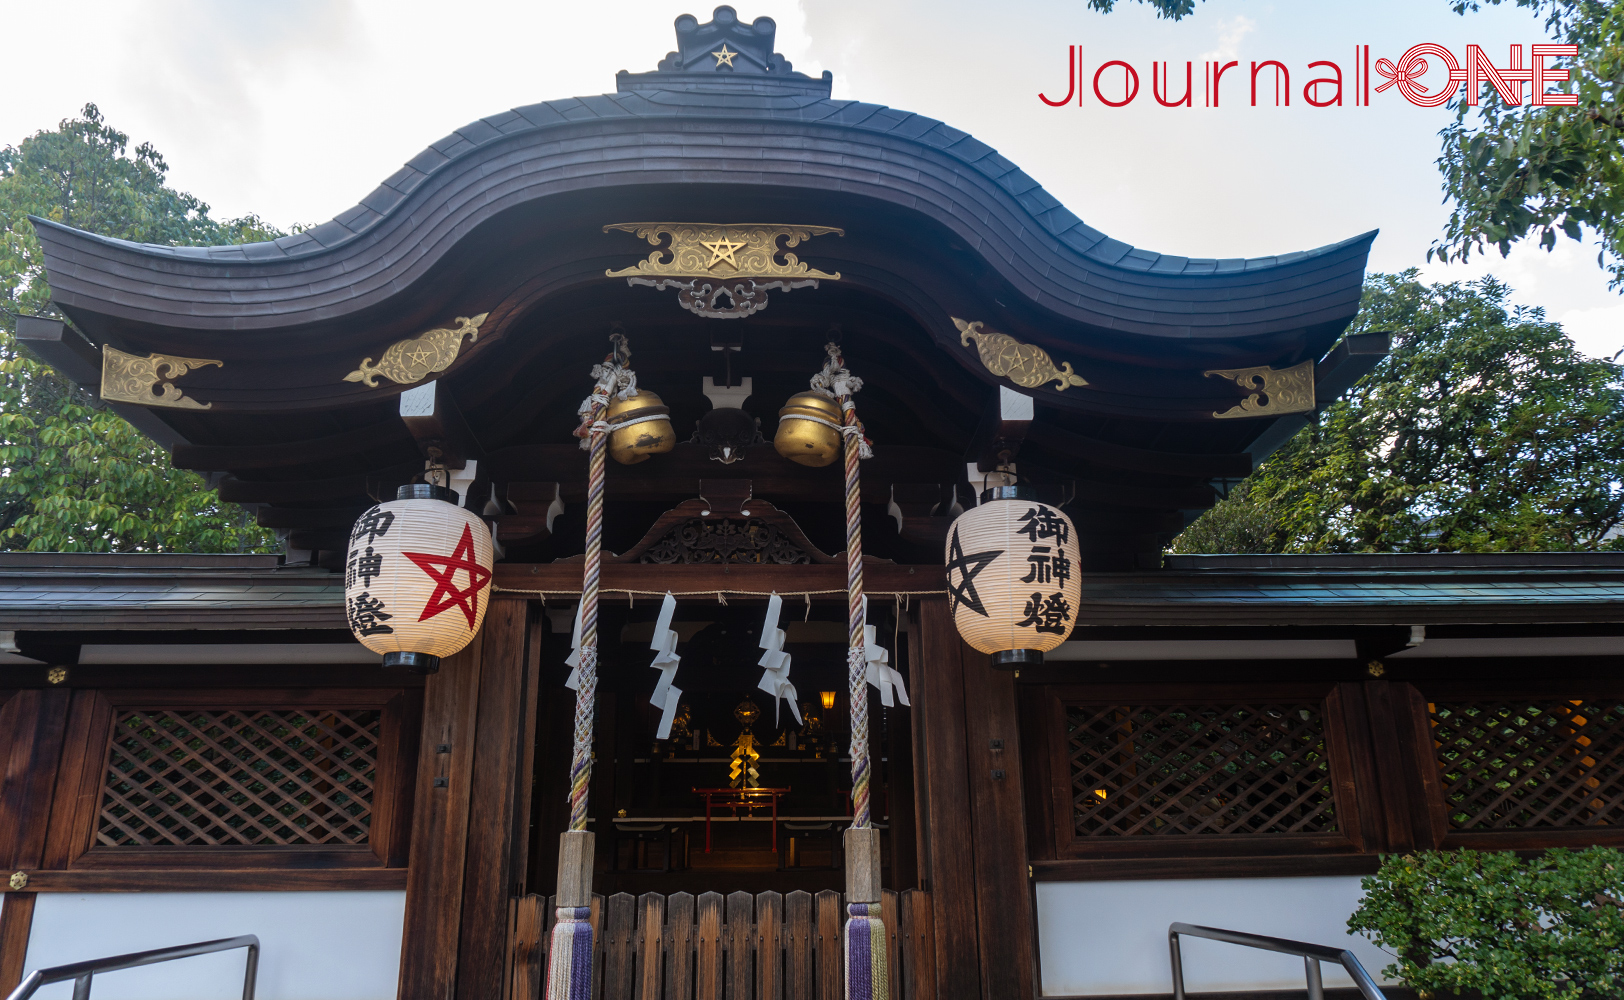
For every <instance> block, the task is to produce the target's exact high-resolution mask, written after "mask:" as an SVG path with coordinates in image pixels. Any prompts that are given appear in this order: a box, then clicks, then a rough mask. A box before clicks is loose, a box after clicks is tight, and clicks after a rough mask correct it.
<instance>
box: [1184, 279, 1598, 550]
mask: <svg viewBox="0 0 1624 1000" xmlns="http://www.w3.org/2000/svg"><path fill="white" fill-rule="evenodd" d="M1510 294H1511V289H1509V288H1508V287H1506V286H1505V285H1503V284H1501V283H1499V282H1496V281H1495V280H1493V279H1492V278H1486V279H1483V280H1481V281H1476V282H1469V283H1452V284H1438V285H1426V284H1423V283H1421V282H1420V281H1418V280H1417V276H1416V272H1415V271H1413V270H1411V271H1406V272H1404V273H1402V274H1385V275H1384V274H1376V275H1372V276H1371V277H1370V278H1369V280H1368V281H1367V282H1366V285H1365V292H1364V301H1363V303H1362V305H1361V308H1360V311H1359V315H1358V317H1357V318H1356V319H1355V321H1354V325H1353V326H1352V328H1351V329H1350V332H1352V333H1367V332H1374V331H1390V332H1391V333H1392V336H1393V338H1394V347H1393V352H1392V354H1391V355H1389V356H1388V357H1387V358H1385V359H1383V360H1382V362H1381V363H1380V364H1378V365H1377V367H1376V368H1375V370H1374V371H1372V372H1371V373H1370V374H1369V375H1367V376H1365V378H1364V379H1362V380H1361V381H1360V382H1359V384H1358V385H1356V386H1354V388H1353V389H1352V390H1351V391H1349V392H1348V394H1347V395H1346V396H1344V397H1343V398H1342V399H1341V400H1338V401H1337V402H1335V403H1333V404H1331V405H1330V406H1329V407H1327V408H1326V409H1325V411H1324V412H1323V413H1322V414H1320V416H1319V418H1318V420H1317V422H1316V423H1314V424H1313V425H1311V426H1309V427H1306V428H1304V429H1303V430H1302V432H1300V433H1299V434H1298V435H1297V436H1296V437H1295V438H1293V439H1292V440H1291V441H1290V442H1288V443H1287V444H1286V445H1285V446H1284V447H1282V448H1281V449H1280V450H1279V451H1278V452H1276V453H1275V454H1274V455H1273V456H1272V457H1271V458H1269V460H1268V461H1266V462H1264V463H1263V465H1262V466H1260V467H1259V469H1258V470H1257V471H1256V472H1254V473H1253V474H1252V475H1251V476H1250V477H1249V478H1248V479H1247V480H1246V481H1245V482H1243V483H1242V484H1241V485H1240V486H1239V487H1238V488H1237V489H1235V490H1233V491H1231V494H1230V496H1229V498H1228V499H1226V500H1224V501H1223V502H1221V503H1220V504H1218V505H1217V506H1216V507H1214V508H1213V509H1212V510H1211V511H1208V512H1207V513H1206V514H1204V515H1202V517H1201V518H1200V519H1198V520H1197V521H1196V522H1195V523H1194V524H1192V525H1191V526H1190V528H1189V529H1187V530H1186V531H1185V533H1184V534H1183V535H1181V536H1179V538H1178V539H1177V540H1175V543H1174V545H1173V550H1174V551H1176V552H1226V551H1227V552H1237V551H1240V552H1390V551H1397V552H1434V551H1441V552H1495V551H1551V550H1575V549H1597V548H1615V547H1619V541H1618V540H1616V539H1615V540H1608V539H1606V538H1605V536H1606V535H1607V533H1608V532H1609V531H1610V530H1611V529H1613V528H1614V527H1616V526H1617V525H1619V523H1620V521H1621V520H1624V385H1621V382H1620V376H1621V375H1624V371H1621V369H1620V367H1619V366H1618V365H1616V364H1614V363H1612V362H1609V361H1601V360H1596V359H1593V358H1589V357H1586V356H1585V355H1584V354H1582V353H1581V352H1580V351H1579V350H1578V349H1577V348H1575V347H1574V345H1573V342H1572V341H1571V340H1569V339H1568V338H1567V336H1566V335H1565V334H1563V332H1562V329H1561V327H1560V326H1558V325H1557V324H1555V323H1550V322H1547V321H1546V320H1545V316H1544V312H1543V311H1542V310H1539V309H1527V308H1523V307H1513V306H1511V305H1509V304H1508V301H1507V300H1508V298H1509V296H1510Z"/></svg>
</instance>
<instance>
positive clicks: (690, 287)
mask: <svg viewBox="0 0 1624 1000" xmlns="http://www.w3.org/2000/svg"><path fill="white" fill-rule="evenodd" d="M617 230H618V231H621V232H627V233H633V234H635V235H636V236H637V237H639V238H640V239H644V240H647V241H648V242H649V243H650V244H652V245H653V246H656V247H658V246H659V245H660V240H661V237H664V236H669V237H670V238H671V243H670V246H669V247H667V248H665V249H663V250H655V251H654V252H653V253H651V254H649V255H648V259H647V260H640V261H638V262H637V263H636V264H635V265H633V266H631V267H625V268H621V269H620V270H618V271H616V270H614V269H613V268H610V269H607V270H605V271H604V276H605V277H609V278H625V279H626V283H627V284H628V285H632V286H639V285H640V286H643V287H647V288H653V289H656V290H663V289H666V288H675V289H677V304H678V305H680V306H682V308H684V309H686V310H688V311H689V312H691V313H693V314H694V315H696V316H703V317H705V318H707V319H742V318H744V317H745V316H750V315H753V314H755V313H758V312H760V311H761V310H763V309H765V308H767V293H768V292H769V291H781V292H788V291H793V290H794V289H797V288H816V287H818V282H819V281H820V280H822V281H839V280H840V272H839V271H836V272H834V273H832V274H831V273H829V272H827V271H820V270H818V269H817V268H814V267H811V266H809V265H808V264H806V263H804V262H803V261H802V260H801V259H800V258H799V257H797V256H796V255H795V254H793V253H790V252H789V250H788V249H785V248H788V247H794V246H799V245H800V244H801V243H802V242H804V241H806V240H810V239H811V238H812V237H814V236H824V235H828V234H830V233H833V234H834V235H836V236H844V235H846V231H845V230H843V229H837V228H835V227H833V226H795V225H780V224H777V223H756V222H750V223H739V224H726V223H713V222H617V223H614V224H611V225H607V226H604V227H603V231H604V232H606V233H608V232H614V231H617ZM780 239H783V240H784V248H780V247H779V245H778V241H779V240H780ZM780 253H782V254H783V256H784V263H782V264H781V263H779V262H778V255H779V254H780ZM662 257H666V258H667V259H664V260H662V259H661V258H662ZM723 300H726V302H727V305H726V306H723V304H722V303H723Z"/></svg>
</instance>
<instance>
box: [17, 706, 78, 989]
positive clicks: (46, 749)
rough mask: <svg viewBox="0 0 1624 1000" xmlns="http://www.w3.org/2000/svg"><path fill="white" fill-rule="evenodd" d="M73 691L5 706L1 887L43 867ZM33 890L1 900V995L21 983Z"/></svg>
mask: <svg viewBox="0 0 1624 1000" xmlns="http://www.w3.org/2000/svg"><path fill="white" fill-rule="evenodd" d="M68 701H69V692H68V691H66V690H63V689H61V688H51V689H48V690H27V691H19V692H17V693H16V694H14V695H12V696H11V697H10V698H9V699H7V700H6V702H5V705H4V707H0V866H3V870H0V884H5V883H6V882H7V881H8V880H9V879H10V877H11V874H12V873H13V872H17V871H21V872H25V873H26V872H31V871H34V870H35V869H38V868H39V867H40V862H41V861H42V859H43V855H44V852H45V829H46V820H47V819H48V814H49V812H50V808H51V789H52V787H53V786H54V785H55V783H56V770H57V765H58V764H59V763H60V761H61V756H62V739H63V733H64V730H65V728H66V726H67V719H68ZM34 897H35V894H34V893H32V892H6V893H5V895H4V902H0V994H5V993H10V992H11V991H12V990H13V989H15V988H16V986H17V984H18V982H20V981H21V980H22V974H23V963H24V961H25V960H26V958H27V956H28V936H29V930H30V928H31V925H32V924H33V920H34Z"/></svg>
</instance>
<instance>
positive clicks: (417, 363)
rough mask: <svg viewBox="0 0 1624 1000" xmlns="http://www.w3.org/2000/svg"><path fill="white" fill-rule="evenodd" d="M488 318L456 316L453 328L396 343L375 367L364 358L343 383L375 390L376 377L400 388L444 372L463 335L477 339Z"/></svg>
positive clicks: (454, 354)
mask: <svg viewBox="0 0 1624 1000" xmlns="http://www.w3.org/2000/svg"><path fill="white" fill-rule="evenodd" d="M489 315H490V313H488V312H482V313H480V314H479V315H478V316H458V317H457V318H456V320H455V321H454V322H455V324H456V325H455V326H452V327H436V328H435V329H433V330H429V331H427V332H425V333H420V334H418V335H417V336H415V337H408V338H407V339H405V340H397V341H395V342H394V343H393V344H390V345H389V347H388V348H387V349H386V350H385V351H384V352H383V357H381V358H379V359H378V363H377V364H373V363H372V359H371V358H370V357H368V358H366V359H365V360H363V361H362V362H361V367H359V368H357V369H356V370H355V371H353V372H350V373H349V374H348V375H346V376H344V381H346V382H365V383H366V384H367V386H368V387H369V388H374V389H375V388H377V386H378V376H379V375H382V376H383V377H384V378H386V379H388V380H389V381H391V382H396V383H399V384H400V385H411V384H412V383H414V382H421V381H422V380H423V379H424V378H426V377H427V376H429V375H431V374H433V373H434V372H443V371H445V370H446V369H447V368H450V367H451V363H452V362H453V361H456V360H457V354H458V353H459V352H460V351H461V350H462V338H463V337H464V336H467V337H468V339H469V341H470V342H472V341H475V340H478V339H479V328H480V326H481V325H482V324H483V323H484V322H485V317H487V316H489Z"/></svg>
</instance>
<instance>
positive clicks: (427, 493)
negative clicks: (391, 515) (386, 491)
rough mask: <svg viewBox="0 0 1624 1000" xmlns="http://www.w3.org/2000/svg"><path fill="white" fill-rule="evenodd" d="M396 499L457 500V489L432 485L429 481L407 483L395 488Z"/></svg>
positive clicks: (452, 501)
mask: <svg viewBox="0 0 1624 1000" xmlns="http://www.w3.org/2000/svg"><path fill="white" fill-rule="evenodd" d="M395 499H396V500H444V501H445V502H446V503H450V504H454V503H456V502H457V499H458V498H457V491H456V490H453V489H448V488H447V487H444V486H434V485H431V484H429V483H407V484H406V485H405V486H402V487H400V488H399V489H397V490H395Z"/></svg>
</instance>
